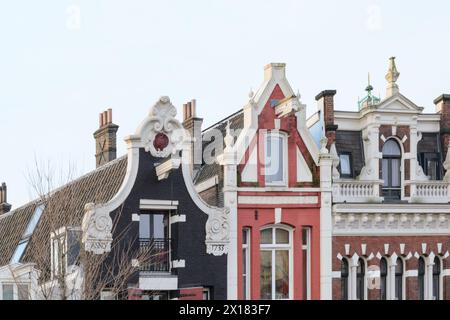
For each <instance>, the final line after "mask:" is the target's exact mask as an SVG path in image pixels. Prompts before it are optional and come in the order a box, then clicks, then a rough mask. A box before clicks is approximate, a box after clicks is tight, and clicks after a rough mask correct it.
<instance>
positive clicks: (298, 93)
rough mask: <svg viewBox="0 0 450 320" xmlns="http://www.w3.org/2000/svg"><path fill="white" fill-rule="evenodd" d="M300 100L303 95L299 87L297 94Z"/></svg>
mask: <svg viewBox="0 0 450 320" xmlns="http://www.w3.org/2000/svg"><path fill="white" fill-rule="evenodd" d="M296 96H297V98H298V100H300V98H301V97H302V95H301V94H300V90H298V89H297V94H296Z"/></svg>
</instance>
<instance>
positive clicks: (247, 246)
mask: <svg viewBox="0 0 450 320" xmlns="http://www.w3.org/2000/svg"><path fill="white" fill-rule="evenodd" d="M244 232H245V238H246V239H245V240H246V241H245V243H244ZM242 236H243V238H242V261H243V263H245V264H246V268H245V271H246V272H245V273H244V270H242V277H241V280H242V289H243V291H242V294H243V296H242V298H243V299H244V300H250V299H251V281H250V280H251V266H252V265H251V229H250V228H249V227H244V228H242ZM244 252H245V254H244ZM244 277H245V280H244ZM244 282H245V287H244ZM244 289H245V290H244Z"/></svg>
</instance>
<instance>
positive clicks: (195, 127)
mask: <svg viewBox="0 0 450 320" xmlns="http://www.w3.org/2000/svg"><path fill="white" fill-rule="evenodd" d="M202 124H203V119H202V118H197V102H196V100H195V99H192V100H191V101H189V102H187V103H185V104H183V127H184V128H185V129H186V130H187V131H188V132H189V135H190V136H191V137H192V138H193V141H191V157H192V158H191V168H192V172H193V174H192V176H195V174H196V173H197V170H198V169H200V167H201V165H202V162H203V154H202V153H203V146H202Z"/></svg>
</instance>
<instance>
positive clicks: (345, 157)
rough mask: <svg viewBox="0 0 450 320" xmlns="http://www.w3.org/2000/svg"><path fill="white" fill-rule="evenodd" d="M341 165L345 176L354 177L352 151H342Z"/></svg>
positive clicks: (340, 156)
mask: <svg viewBox="0 0 450 320" xmlns="http://www.w3.org/2000/svg"><path fill="white" fill-rule="evenodd" d="M339 166H340V168H341V176H342V177H343V178H351V177H353V170H352V159H351V153H342V154H340V155H339Z"/></svg>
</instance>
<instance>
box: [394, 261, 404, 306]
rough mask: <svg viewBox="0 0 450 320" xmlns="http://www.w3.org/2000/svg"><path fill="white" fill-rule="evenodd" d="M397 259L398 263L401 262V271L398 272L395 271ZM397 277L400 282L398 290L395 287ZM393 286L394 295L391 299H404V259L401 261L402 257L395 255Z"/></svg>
mask: <svg viewBox="0 0 450 320" xmlns="http://www.w3.org/2000/svg"><path fill="white" fill-rule="evenodd" d="M399 261H400V263H401V264H402V270H401V273H398V272H397V266H398V263H399ZM399 277H400V280H401V282H400V283H401V285H402V287H401V290H400V291H398V288H397V284H398V282H397V280H398V279H399ZM393 286H394V297H393V299H394V300H404V299H405V261H403V259H402V258H401V257H397V259H396V260H395V269H394V283H393ZM398 293H400V294H401V297H400V299H399V298H398V296H397V294H398Z"/></svg>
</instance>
